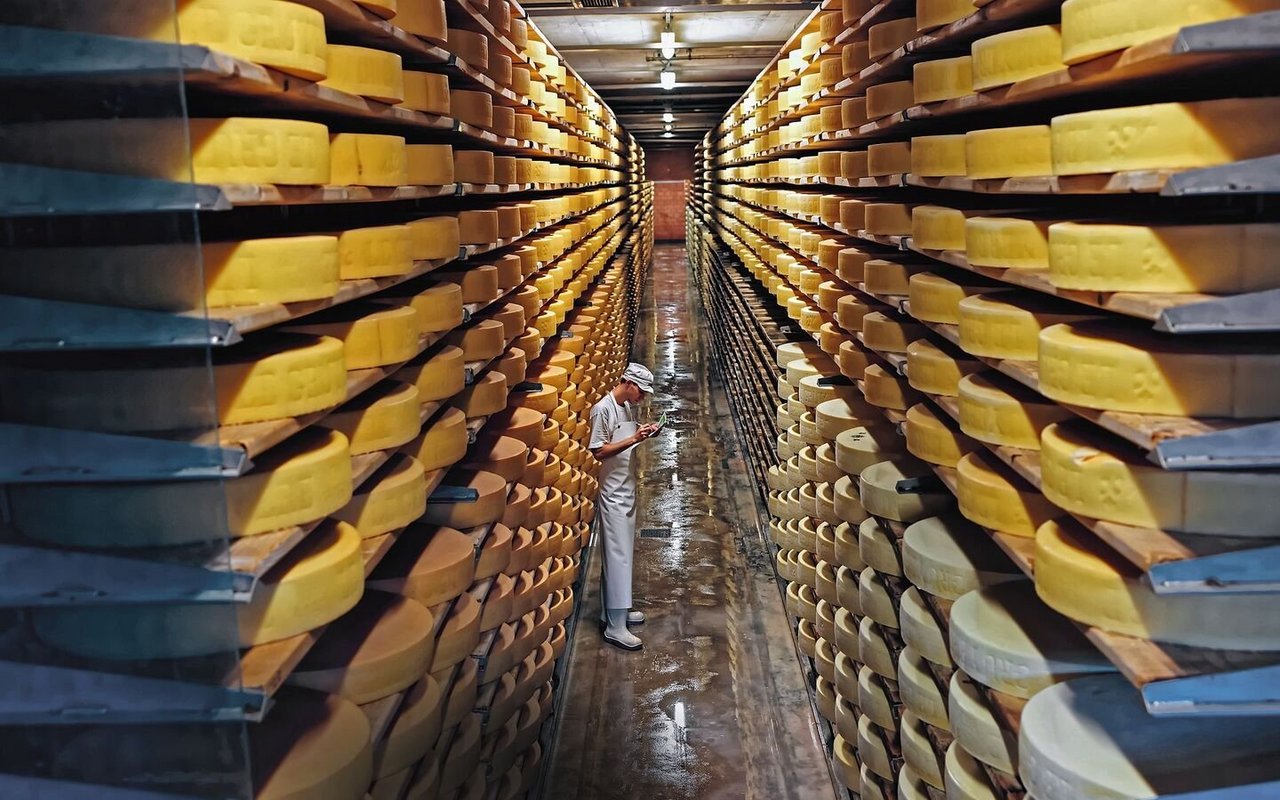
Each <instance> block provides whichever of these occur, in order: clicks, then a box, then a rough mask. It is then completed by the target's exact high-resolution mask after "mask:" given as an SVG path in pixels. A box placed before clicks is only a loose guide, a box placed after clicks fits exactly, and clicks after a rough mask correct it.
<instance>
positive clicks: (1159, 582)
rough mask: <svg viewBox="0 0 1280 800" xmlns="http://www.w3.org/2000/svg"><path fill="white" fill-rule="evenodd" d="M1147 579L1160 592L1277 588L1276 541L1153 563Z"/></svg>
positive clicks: (1269, 590)
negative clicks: (1198, 556)
mask: <svg viewBox="0 0 1280 800" xmlns="http://www.w3.org/2000/svg"><path fill="white" fill-rule="evenodd" d="M1264 541H1266V540H1259V544H1261V543H1262V542H1264ZM1147 580H1148V582H1150V584H1151V588H1152V590H1153V591H1154V592H1155V593H1156V594H1162V595H1185V594H1267V593H1273V592H1280V545H1273V546H1271V547H1261V546H1260V547H1256V548H1251V549H1247V550H1236V551H1234V552H1230V553H1219V554H1217V555H1211V556H1203V557H1201V558H1191V559H1186V560H1184V561H1169V562H1165V563H1163V564H1154V565H1152V566H1150V567H1148V568H1147Z"/></svg>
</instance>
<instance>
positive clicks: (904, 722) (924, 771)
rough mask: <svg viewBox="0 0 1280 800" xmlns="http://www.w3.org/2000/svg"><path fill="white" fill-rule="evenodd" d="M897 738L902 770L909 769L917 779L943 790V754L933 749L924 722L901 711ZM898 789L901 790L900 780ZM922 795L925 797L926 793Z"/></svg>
mask: <svg viewBox="0 0 1280 800" xmlns="http://www.w3.org/2000/svg"><path fill="white" fill-rule="evenodd" d="M898 739H899V741H900V742H901V744H902V760H903V762H904V764H905V766H904V767H903V770H904V771H905V770H907V769H910V770H911V772H912V774H913V775H914V776H915V777H917V778H918V779H919V780H921V781H923V782H924V783H927V784H928V785H930V786H932V787H933V788H935V789H941V790H944V791H945V789H946V784H945V783H944V782H943V780H944V779H943V777H942V774H943V756H942V754H940V753H938V752H937V750H935V749H934V747H933V742H932V741H931V740H930V739H929V733H928V731H927V730H926V728H925V724H924V722H923V721H921V719H920V718H919V717H917V716H916V715H915V714H912V713H911V712H910V711H903V712H902V719H901V721H900V722H899V724H898ZM898 790H899V792H902V790H903V787H902V784H901V782H899V787H898ZM926 792H927V790H926ZM923 796H924V797H927V796H928V794H927V793H926V794H925V795H923Z"/></svg>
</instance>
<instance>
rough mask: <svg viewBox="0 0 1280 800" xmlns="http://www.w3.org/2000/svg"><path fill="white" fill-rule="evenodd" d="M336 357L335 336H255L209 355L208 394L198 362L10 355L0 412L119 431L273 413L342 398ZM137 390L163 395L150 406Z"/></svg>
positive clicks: (341, 366) (2, 373)
mask: <svg viewBox="0 0 1280 800" xmlns="http://www.w3.org/2000/svg"><path fill="white" fill-rule="evenodd" d="M343 354H344V350H343V344H342V342H341V341H340V340H338V339H334V338H331V337H324V336H298V335H279V336H270V337H267V338H263V339H258V340H255V341H253V342H249V343H246V344H244V345H241V346H239V347H236V348H230V349H227V350H225V351H218V352H215V353H214V356H213V359H214V363H213V366H212V372H213V384H214V387H213V388H214V391H213V392H212V393H211V392H210V386H209V377H210V367H209V365H208V364H207V363H203V360H202V363H201V364H199V365H195V364H192V363H191V360H190V359H189V358H173V357H163V356H156V357H149V358H145V359H143V358H137V357H134V358H131V359H129V360H128V361H127V362H125V361H118V360H115V359H109V358H106V359H104V358H103V357H101V356H95V357H93V358H92V359H89V358H87V357H86V358H79V357H70V358H62V359H59V360H58V362H57V364H50V363H48V362H47V360H37V359H34V358H33V359H21V358H16V359H12V360H11V361H10V362H9V363H8V364H6V365H5V366H4V367H2V368H0V411H3V415H4V417H5V419H6V420H7V421H10V422H18V423H27V424H34V425H49V426H53V427H71V428H76V429H83V430H98V431H104V432H120V433H124V432H139V433H140V432H147V431H164V430H180V429H188V430H190V429H198V430H206V429H209V428H210V427H211V426H212V425H213V424H214V421H215V419H216V421H217V422H218V423H220V424H222V425H235V424H240V423H247V422H261V421H266V420H273V419H283V418H286V417H294V416H301V415H303V414H309V413H312V412H315V411H320V410H322V409H325V408H331V407H333V406H335V405H337V404H338V403H340V402H342V401H343V400H344V399H345V398H346V394H347V388H346V383H347V379H346V376H347V368H346V365H345V363H344V359H343ZM140 397H163V398H170V399H168V400H166V402H164V403H163V404H155V403H141V402H138V398H140ZM177 398H182V401H181V402H176V401H175V400H176V399H177ZM215 408H216V411H215Z"/></svg>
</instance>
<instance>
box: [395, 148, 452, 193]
mask: <svg viewBox="0 0 1280 800" xmlns="http://www.w3.org/2000/svg"><path fill="white" fill-rule="evenodd" d="M405 164H406V169H407V175H406V180H405V183H407V184H409V185H411V186H446V185H448V184H451V183H453V182H454V173H453V146H452V145H447V144H411V145H406V146H405Z"/></svg>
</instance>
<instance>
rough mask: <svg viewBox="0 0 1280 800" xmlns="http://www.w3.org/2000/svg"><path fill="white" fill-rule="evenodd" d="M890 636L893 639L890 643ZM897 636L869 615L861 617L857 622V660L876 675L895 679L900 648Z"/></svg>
mask: <svg viewBox="0 0 1280 800" xmlns="http://www.w3.org/2000/svg"><path fill="white" fill-rule="evenodd" d="M891 638H892V639H894V640H895V642H894V644H892V645H891V644H890V639H891ZM897 638H898V634H897V633H896V631H894V629H893V628H885V627H882V626H881V625H879V624H878V623H877V622H876V621H875V620H873V619H871V617H863V618H862V621H861V622H859V623H858V638H857V641H858V649H857V652H856V655H857V659H858V661H859V662H861V663H862V664H864V665H865V666H866V667H867V668H869V669H870V670H871V671H872V672H874V673H876V674H877V675H879V676H881V677H883V678H887V679H888V680H891V681H896V680H897V679H898V657H897V656H898V651H899V649H900V647H899V644H900V643H899V642H897V641H896V640H897Z"/></svg>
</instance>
